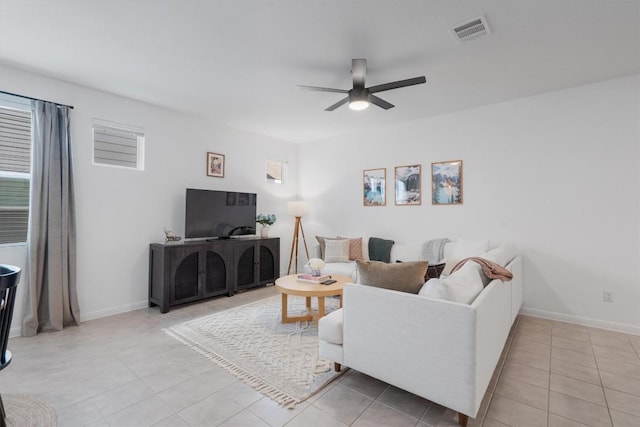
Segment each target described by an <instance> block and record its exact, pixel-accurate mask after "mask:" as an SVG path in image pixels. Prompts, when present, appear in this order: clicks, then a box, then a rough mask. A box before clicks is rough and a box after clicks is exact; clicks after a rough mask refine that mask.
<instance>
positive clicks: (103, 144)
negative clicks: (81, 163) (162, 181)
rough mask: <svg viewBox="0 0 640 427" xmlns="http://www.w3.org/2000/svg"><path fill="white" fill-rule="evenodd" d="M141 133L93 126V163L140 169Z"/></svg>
mask: <svg viewBox="0 0 640 427" xmlns="http://www.w3.org/2000/svg"><path fill="white" fill-rule="evenodd" d="M143 141H144V134H143V133H142V132H137V131H131V130H125V129H118V128H114V127H110V126H104V125H97V124H94V125H93V162H94V163H96V164H101V165H110V166H120V167H125V168H133V169H142V159H141V152H142V142H143Z"/></svg>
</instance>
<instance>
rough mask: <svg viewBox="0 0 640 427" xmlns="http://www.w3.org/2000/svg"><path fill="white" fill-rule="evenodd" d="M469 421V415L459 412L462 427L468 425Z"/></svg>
mask: <svg viewBox="0 0 640 427" xmlns="http://www.w3.org/2000/svg"><path fill="white" fill-rule="evenodd" d="M467 421H469V416H468V415H465V414H461V413H460V412H458V423H460V425H461V426H462V427H467Z"/></svg>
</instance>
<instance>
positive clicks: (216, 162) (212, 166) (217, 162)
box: [207, 153, 224, 178]
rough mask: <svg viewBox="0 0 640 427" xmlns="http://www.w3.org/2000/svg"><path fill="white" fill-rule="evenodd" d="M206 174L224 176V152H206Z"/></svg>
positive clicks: (217, 176)
mask: <svg viewBox="0 0 640 427" xmlns="http://www.w3.org/2000/svg"><path fill="white" fill-rule="evenodd" d="M207 176H213V177H216V178H224V154H218V153H207Z"/></svg>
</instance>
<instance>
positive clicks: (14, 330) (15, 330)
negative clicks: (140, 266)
mask: <svg viewBox="0 0 640 427" xmlns="http://www.w3.org/2000/svg"><path fill="white" fill-rule="evenodd" d="M148 306H149V302H148V301H146V300H145V301H140V302H136V303H133V304H126V305H121V306H119V307H111V308H107V309H105V310H96V311H91V312H89V313H80V322H86V321H87V320H93V319H99V318H101V317H107V316H113V315H114V314H120V313H126V312H128V311H133V310H139V309H141V308H146V307H148ZM21 335H22V325H18V326H12V327H11V330H10V331H9V338H13V337H19V336H21Z"/></svg>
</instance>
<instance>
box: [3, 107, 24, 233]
mask: <svg viewBox="0 0 640 427" xmlns="http://www.w3.org/2000/svg"><path fill="white" fill-rule="evenodd" d="M30 173H31V112H29V111H22V110H14V109H10V108H5V107H0V244H3V243H21V242H26V241H27V229H28V223H29V186H30Z"/></svg>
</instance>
